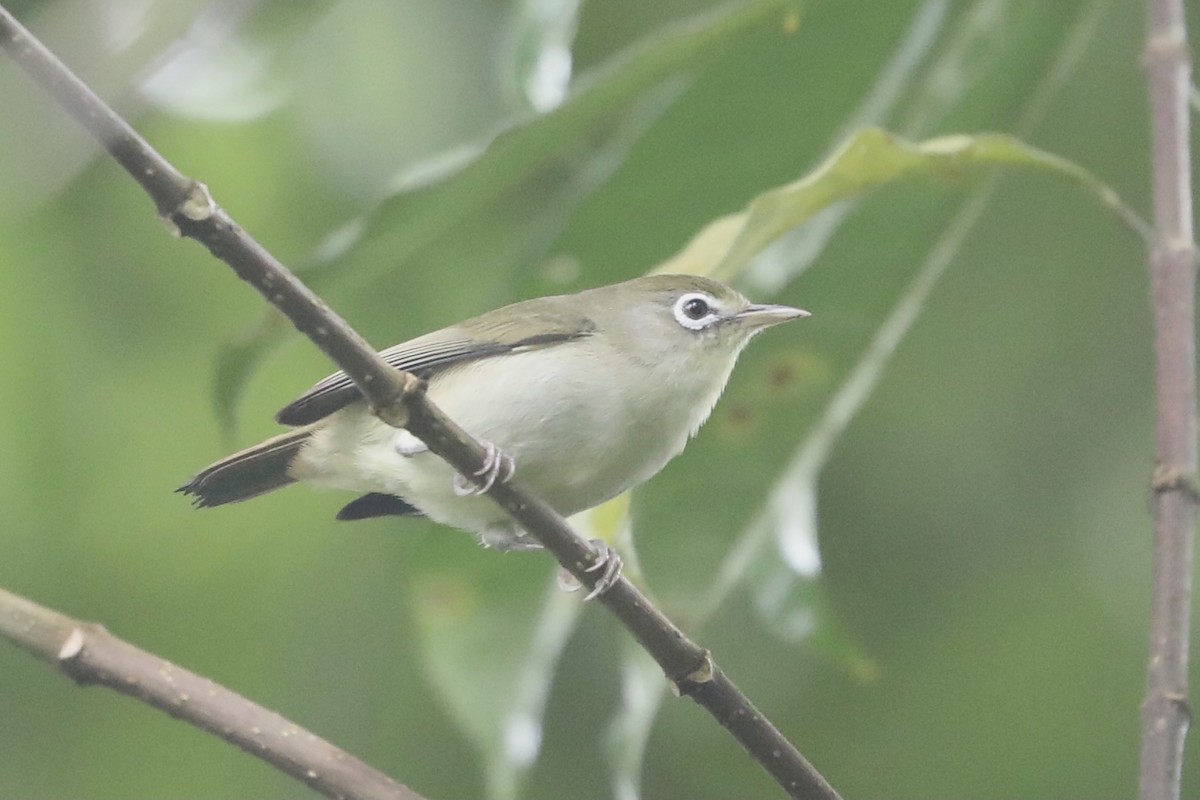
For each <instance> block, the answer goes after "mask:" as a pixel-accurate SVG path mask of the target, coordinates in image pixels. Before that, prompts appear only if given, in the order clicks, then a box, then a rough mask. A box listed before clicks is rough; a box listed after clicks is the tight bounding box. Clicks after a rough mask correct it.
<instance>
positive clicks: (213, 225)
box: [0, 6, 838, 800]
mask: <svg viewBox="0 0 1200 800" xmlns="http://www.w3.org/2000/svg"><path fill="white" fill-rule="evenodd" d="M0 47H3V48H4V49H6V50H7V51H8V52H9V54H10V55H11V56H12V58H13V59H14V60H16V61H17V62H18V63H19V64H20V66H21V67H22V68H23V69H24V70H25V71H26V72H27V73H28V74H29V75H30V76H31V77H32V78H33V79H34V80H35V81H37V82H38V83H40V84H41V85H42V86H43V88H45V90H46V91H47V92H48V93H50V94H51V95H52V96H53V97H54V98H55V99H57V100H58V102H59V103H60V104H61V105H62V106H63V107H64V108H65V109H66V110H67V111H68V112H70V113H71V115H72V116H74V117H75V119H76V121H77V122H78V123H79V124H80V125H82V126H83V127H84V128H85V129H86V130H87V131H88V132H89V133H91V134H92V136H93V137H94V138H96V139H97V141H99V142H100V143H101V144H102V145H103V146H104V147H105V148H106V149H107V150H108V151H109V153H110V154H111V155H112V156H113V158H115V159H116V160H117V161H118V162H119V163H120V164H121V166H123V167H124V168H125V170H126V171H127V172H129V173H130V175H131V176H132V177H133V178H134V179H135V180H137V181H138V183H140V184H141V185H142V187H143V188H144V189H145V190H146V192H147V194H149V195H150V196H151V198H152V199H153V200H154V202H155V205H156V206H157V208H158V213H159V216H160V217H162V218H163V219H164V220H167V221H168V222H169V223H170V225H171V226H172V227H173V228H174V229H176V230H178V232H179V233H180V234H181V235H183V236H187V237H189V238H192V239H195V240H196V241H198V242H200V243H201V244H203V245H204V246H205V247H207V248H208V249H209V251H210V252H212V254H213V255H214V256H216V257H217V258H219V259H221V260H222V261H224V262H225V263H227V264H228V265H229V266H230V267H232V268H233V270H234V271H235V272H236V273H237V274H238V276H239V277H241V278H242V279H243V280H245V281H247V282H248V283H250V284H251V285H252V286H253V287H254V288H255V289H256V290H258V292H259V293H260V294H262V295H263V297H264V298H266V299H267V300H268V301H269V302H270V303H272V304H273V305H274V306H275V307H277V308H278V309H279V310H280V311H282V312H283V313H284V314H285V315H286V316H287V317H288V318H289V319H290V320H291V321H292V323H293V324H294V325H295V326H296V328H297V329H299V330H300V331H301V332H302V333H304V334H305V335H307V336H308V337H309V339H311V340H312V341H313V343H314V344H316V345H317V346H318V347H320V348H321V350H323V351H324V352H325V354H326V355H328V356H329V357H330V359H332V360H333V362H334V363H335V364H337V366H338V367H340V368H341V369H342V370H343V371H345V372H346V374H347V375H348V376H349V377H350V378H351V379H352V380H353V381H354V383H355V385H356V386H357V387H358V388H359V390H360V391H361V392H362V394H363V396H364V397H365V398H366V399H367V401H368V402H369V403H370V405H371V407H372V408H373V409H374V411H375V413H376V414H377V415H378V416H379V417H380V419H382V420H383V421H384V422H387V423H388V424H390V425H394V426H397V427H400V426H403V427H406V428H407V429H408V430H409V431H411V432H412V433H413V434H414V435H415V436H417V438H419V439H421V440H422V441H423V442H425V444H426V445H428V446H429V449H430V450H431V451H433V452H434V453H435V454H437V455H438V456H440V457H441V458H443V459H445V460H446V461H447V462H448V463H449V464H450V465H451V466H452V467H454V469H455V470H457V471H458V472H459V473H460V474H463V475H471V474H478V473H479V472H480V470H481V467H482V466H483V464H484V458H485V453H484V449H483V447H482V446H481V445H480V444H479V442H477V441H475V440H474V439H473V438H472V437H471V436H469V435H468V434H467V433H466V432H465V431H463V430H462V428H460V427H458V426H457V425H455V424H454V423H453V422H452V421H451V420H449V419H448V418H447V417H446V416H445V415H444V414H443V413H442V412H441V411H440V410H438V409H437V408H436V407H435V406H434V405H433V404H432V403H430V402H429V400H428V398H427V397H426V395H425V392H424V384H423V382H421V381H420V380H418V379H417V378H416V377H414V376H412V375H409V374H407V373H400V372H397V371H395V370H394V369H392V368H391V367H390V366H389V365H388V364H387V363H386V362H384V361H383V360H382V359H381V358H380V357H379V356H378V355H377V354H376V353H375V352H374V351H373V350H372V348H371V347H370V346H369V345H368V344H367V343H366V342H365V341H364V340H363V339H362V338H361V337H360V336H359V335H358V334H357V333H355V332H354V331H353V330H352V329H351V328H350V326H349V325H347V324H346V322H345V321H344V320H342V319H341V318H340V317H338V316H337V315H336V314H335V313H334V312H333V311H332V310H330V309H329V308H328V307H327V306H326V305H325V303H324V302H323V301H322V300H321V299H320V298H319V297H317V296H316V295H315V294H313V293H312V292H311V291H310V290H309V289H308V288H307V287H305V286H304V285H303V284H302V283H301V282H300V281H299V280H298V279H297V278H296V277H295V276H294V275H292V274H291V273H290V272H289V271H288V270H287V269H286V268H285V267H284V266H283V265H282V264H280V263H279V262H278V261H276V260H275V259H274V257H272V256H271V255H270V253H268V252H267V251H266V250H265V249H264V248H263V247H262V246H261V245H259V244H258V243H257V242H255V241H254V240H253V239H251V238H250V237H249V236H248V235H246V234H245V233H244V232H243V231H242V230H241V229H240V228H239V227H238V226H237V225H236V224H235V223H234V221H233V220H232V219H231V218H230V217H229V216H228V214H226V212H225V211H224V210H222V209H221V208H219V207H218V206H217V204H216V203H215V202H214V201H213V199H212V197H211V196H210V195H209V193H208V190H207V188H206V187H205V186H204V185H203V184H201V183H199V182H197V181H194V180H192V179H190V178H187V177H185V176H184V175H182V174H181V173H179V172H178V171H177V170H175V169H174V167H172V166H171V165H170V164H169V163H168V162H167V161H166V160H165V159H164V158H163V157H162V156H160V155H159V154H158V153H156V152H155V151H154V150H153V148H151V147H150V145H149V144H148V143H146V142H145V141H144V140H143V139H141V138H140V137H139V136H138V135H137V133H136V132H135V131H134V130H133V129H132V128H131V127H130V126H129V125H128V124H127V123H126V122H125V121H124V120H122V119H121V118H120V117H118V116H117V115H116V114H115V113H114V112H113V111H112V110H111V109H110V108H108V107H107V106H106V105H105V104H104V103H103V101H101V100H100V99H99V98H98V97H96V96H95V95H94V94H93V93H92V92H91V91H90V90H89V89H88V88H87V87H86V86H85V85H84V84H83V83H82V82H81V81H80V80H79V79H78V78H77V77H75V75H73V74H72V73H71V72H70V70H68V69H67V68H66V66H64V65H63V64H62V63H61V62H59V61H58V59H57V58H55V57H54V55H53V54H52V53H50V51H49V50H47V49H46V48H45V47H44V46H43V45H42V44H41V43H40V42H38V41H37V40H36V39H34V38H33V36H32V35H31V34H30V33H29V32H28V31H26V30H25V29H24V28H23V27H21V25H20V23H18V22H17V21H16V20H15V19H14V18H13V17H12V16H11V15H10V14H9V13H8V12H7V11H6V10H5V9H4V8H3V7H2V6H0ZM488 494H489V496H490V497H491V498H492V499H493V500H494V501H495V502H496V503H498V504H499V505H500V506H501V507H502V508H504V509H505V510H506V511H507V512H508V513H509V514H510V515H511V516H512V517H513V519H515V520H516V521H517V522H518V523H519V524H520V526H521V527H522V528H523V529H524V530H525V531H527V532H528V533H529V534H530V535H531V536H533V537H534V538H536V539H537V540H538V541H539V542H541V543H542V544H543V545H544V546H545V547H546V549H547V550H549V551H550V552H551V553H552V554H553V555H554V557H555V558H557V559H558V561H559V563H561V564H562V565H563V567H565V568H566V569H567V570H568V571H569V572H571V573H572V574H573V575H574V576H575V577H576V578H577V579H578V580H579V581H580V582H581V583H583V584H584V585H586V586H589V587H594V585H595V583H596V581H597V579H598V577H599V574H600V571H599V570H598V571H596V572H588V571H587V570H588V567H590V566H591V565H592V564H593V562H594V561H595V560H596V558H597V555H596V553H594V552H593V551H592V548H591V545H590V544H588V542H587V541H585V540H584V539H583V538H582V537H580V536H579V535H578V534H576V533H575V532H574V531H573V530H571V528H570V526H569V525H567V523H566V521H565V520H564V519H563V518H562V516H561V515H560V514H558V513H557V512H556V511H555V510H554V509H553V508H551V507H550V506H549V505H548V504H547V503H546V502H544V501H543V500H541V499H539V498H537V497H535V496H533V495H532V494H530V493H529V492H528V491H526V490H524V489H523V488H521V486H520V485H519V481H518V482H509V483H499V482H497V483H496V484H495V485H494V486H493V487H492V488H491V489H490V491H489V492H488ZM599 599H600V602H601V603H603V604H604V605H605V606H606V607H607V608H608V609H609V610H610V611H612V612H613V613H614V614H615V615H616V616H617V617H618V618H619V619H620V620H621V621H622V622H623V623H624V624H625V626H626V627H627V628H628V629H629V631H630V632H631V633H632V634H633V635H634V637H635V638H637V640H638V642H639V643H641V645H642V646H643V647H644V648H645V649H646V650H647V652H649V653H650V655H651V656H652V657H653V658H654V660H655V661H657V662H658V664H659V666H661V667H662V669H663V671H664V672H665V673H666V676H667V678H668V679H669V680H670V681H672V682H673V683H674V685H675V687H676V688H677V689H678V690H679V692H680V693H681V694H684V695H688V696H690V697H692V698H693V699H694V700H695V701H696V702H698V703H699V704H700V705H701V706H703V707H704V708H706V709H707V710H708V711H709V712H710V713H711V714H712V715H713V716H714V717H715V718H716V719H717V720H718V721H719V722H720V723H721V724H722V725H723V726H724V727H725V728H726V729H727V730H729V731H730V733H732V734H733V736H734V738H736V739H737V741H738V742H739V743H741V745H742V746H743V747H744V748H745V749H746V750H747V752H749V753H750V755H751V756H753V757H754V758H755V759H756V760H757V761H758V762H759V763H760V764H761V765H762V766H763V767H764V768H765V769H766V770H767V771H768V772H769V773H770V774H771V775H772V777H774V778H775V780H776V781H777V782H778V783H779V785H780V786H781V787H782V788H783V789H784V791H786V792H787V793H788V794H789V795H790V796H791V797H793V798H804V799H805V800H836V798H837V797H838V795H837V793H836V792H835V791H834V790H833V788H832V787H831V786H830V785H829V784H828V783H827V782H826V781H825V779H824V778H823V777H822V776H821V775H820V773H818V772H817V771H816V770H815V769H814V768H813V767H812V765H810V764H809V763H808V761H807V760H806V759H805V758H804V757H803V756H802V755H801V754H800V752H799V751H798V750H797V749H796V748H795V746H793V745H792V744H791V743H790V742H789V741H788V740H787V739H785V738H784V737H783V735H782V734H780V732H779V731H778V730H777V729H776V728H775V726H774V725H772V724H771V722H770V721H769V720H768V719H767V718H766V717H764V716H763V715H762V714H761V713H760V712H759V711H758V710H757V709H756V708H755V707H754V706H753V705H752V704H751V702H750V700H749V699H748V698H746V696H745V695H744V694H743V693H742V692H741V691H740V690H739V689H738V688H737V687H736V686H735V685H734V684H733V683H732V682H731V681H730V680H729V679H728V678H727V677H726V676H725V675H724V674H723V673H722V672H721V670H720V669H719V668H718V667H717V665H716V664H715V663H714V661H713V659H712V656H711V654H710V653H709V652H708V651H707V650H705V649H703V648H701V647H700V646H699V645H698V644H696V643H695V642H693V641H691V640H689V639H688V638H687V637H686V636H684V634H683V632H682V631H681V630H680V629H679V628H677V627H676V626H675V625H674V624H673V623H672V622H671V621H670V620H669V619H667V618H666V616H664V615H663V614H662V612H660V611H658V610H657V609H656V608H655V607H654V606H653V605H651V603H650V601H649V600H648V599H647V598H646V597H645V595H643V594H642V593H641V592H640V591H639V590H638V589H637V588H635V587H634V586H633V585H632V584H631V583H629V581H627V580H625V579H624V578H621V579H620V580H619V581H618V582H617V583H616V584H615V585H614V586H613V587H612V588H611V589H609V590H608V591H606V592H604V593H603V594H601V595H600V596H599Z"/></svg>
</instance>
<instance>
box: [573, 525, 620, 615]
mask: <svg viewBox="0 0 1200 800" xmlns="http://www.w3.org/2000/svg"><path fill="white" fill-rule="evenodd" d="M588 543H589V544H591V546H592V549H593V550H594V551H595V553H596V560H595V561H594V562H592V565H591V566H590V567H587V568H586V569H584V572H599V573H600V577H599V579H598V580H597V581H596V583H595V584H594V585H593V586H592V590H591V591H590V592H588V593H587V596H586V597H584V598H583V602H585V603H586V602H587V601H588V600H592V599H594V598H596V597H599V596H600V595H602V594H604V593H605V592H607V591H608V590H609V589H611V588H612V587H613V586H615V585H616V583H617V580H618V579H619V578H620V577H621V568H622V567H623V566H624V562H622V561H621V554H620V553H618V552H617V551H616V550H614V549H613V548H612V547H611V546H610V545H609V544H608V543H607V542H605V541H604V540H602V539H589V540H588ZM558 585H559V586H561V587H562V588H563V590H564V591H568V592H577V591H579V589H580V588H582V584H580V582H579V579H578V578H576V577H575V576H574V575H572V574H571V573H570V572H567V570H566V569H565V568H564V569H560V570H559V573H558Z"/></svg>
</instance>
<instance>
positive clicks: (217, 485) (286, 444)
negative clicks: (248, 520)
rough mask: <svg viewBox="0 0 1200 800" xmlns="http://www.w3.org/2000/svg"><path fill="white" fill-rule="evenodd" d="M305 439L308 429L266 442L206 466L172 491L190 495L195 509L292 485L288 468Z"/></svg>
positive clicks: (285, 434) (237, 500) (238, 499)
mask: <svg viewBox="0 0 1200 800" xmlns="http://www.w3.org/2000/svg"><path fill="white" fill-rule="evenodd" d="M308 436H309V433H308V431H307V430H298V431H290V432H288V433H284V434H281V435H279V436H276V437H274V438H272V439H267V440H266V441H265V442H262V443H260V444H256V445H255V446H254V447H249V448H247V449H245V450H242V451H241V452H238V453H234V454H233V455H230V456H226V457H225V458H223V459H221V460H220V461H218V462H217V463H215V464H213V465H212V466H209V467H205V468H204V469H202V470H201V471H200V472H199V473H197V474H196V476H195V477H193V478H192V479H191V480H190V481H188V482H187V483H185V484H184V485H183V486H180V487H179V488H178V489H176V490H175V491H177V492H182V493H183V494H186V495H191V496H192V498H193V500H192V504H193V505H195V506H196V507H197V508H208V507H209V506H221V505H225V504H226V503H237V502H239V501H241V500H249V499H250V498H251V497H258V496H259V495H260V494H266V493H267V492H271V491H274V490H275V489H279V488H281V487H283V486H287V485H288V484H289V483H294V482H295V478H292V477H290V476H289V475H288V468H289V467H290V466H291V465H292V459H293V458H295V457H296V453H298V452H299V451H300V448H301V447H303V446H304V443H305V441H307V440H308Z"/></svg>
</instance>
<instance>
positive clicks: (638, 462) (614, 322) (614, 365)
mask: <svg viewBox="0 0 1200 800" xmlns="http://www.w3.org/2000/svg"><path fill="white" fill-rule="evenodd" d="M807 316H809V314H808V312H807V311H803V310H801V309H798V308H792V307H790V306H782V305H761V304H755V303H751V302H750V301H749V300H748V299H746V297H744V296H743V295H742V294H740V293H739V292H737V291H735V290H734V289H732V288H730V287H729V286H726V285H725V284H723V283H720V282H718V281H715V280H712V279H710V278H706V277H702V276H697V275H682V274H681V275H665V274H653V275H646V276H642V277H638V278H634V279H632V280H627V281H624V282H621V283H616V284H611V285H607V286H600V287H597V288H592V289H585V290H583V291H580V292H576V293H574V294H563V295H557V296H550V297H539V298H534V299H530V300H525V301H522V302H518V303H514V304H512V305H508V306H504V307H503V308H499V309H496V310H494V311H489V312H487V313H485V314H482V315H480V316H477V317H474V318H472V319H469V320H466V321H465V322H460V323H458V324H456V325H451V326H449V327H446V328H442V329H441V330H437V331H433V332H432V333H428V334H425V335H423V336H419V337H417V338H415V339H411V340H409V341H407V342H403V343H401V344H398V345H395V346H394V347H390V348H388V349H386V350H383V351H381V352H380V356H381V357H382V358H383V359H384V360H385V361H386V362H387V363H388V364H390V365H391V366H393V367H395V368H396V369H398V370H405V371H408V372H410V373H413V374H414V375H416V376H417V377H419V378H421V379H423V380H424V381H426V382H427V394H428V398H429V400H430V401H432V402H433V403H434V404H435V405H436V406H437V407H439V408H440V409H441V410H442V411H443V412H445V413H446V414H447V415H448V416H449V417H450V418H451V419H453V420H454V421H455V422H457V423H458V424H459V425H460V426H461V427H462V428H463V429H465V430H466V431H467V432H468V433H470V434H471V435H473V436H474V437H476V438H477V439H479V440H480V441H481V442H483V443H484V445H485V448H486V450H487V454H488V458H487V462H486V464H485V470H484V471H483V472H481V473H480V474H479V475H476V476H472V478H466V477H464V476H462V475H458V474H457V473H456V472H455V471H454V469H453V468H452V467H451V466H450V465H449V464H447V463H446V462H444V461H443V460H441V459H440V458H439V457H438V456H436V455H434V454H433V453H431V452H429V449H428V448H427V447H426V446H425V444H424V443H423V442H422V441H421V440H420V439H418V438H417V437H415V436H414V435H413V434H411V433H409V432H408V431H406V430H404V429H401V428H393V427H391V426H389V425H387V424H386V423H384V422H383V421H381V420H380V419H378V418H377V417H376V416H375V415H374V414H373V413H372V411H371V409H370V407H369V406H368V404H367V402H366V400H364V398H363V397H362V395H361V393H360V392H359V390H358V388H357V387H356V386H355V385H354V383H353V382H352V381H351V380H350V378H349V377H348V376H347V375H346V374H345V373H344V372H336V373H334V374H332V375H330V376H328V377H327V378H325V379H324V380H322V381H320V382H319V383H317V384H315V385H314V386H312V387H311V388H310V389H309V390H308V391H306V392H305V393H304V394H302V395H301V396H300V397H299V398H297V399H296V400H294V401H292V402H291V403H289V404H288V405H286V406H285V407H284V408H283V409H282V410H280V411H279V413H278V414H276V417H275V419H276V421H277V422H279V423H280V424H282V425H286V426H289V427H290V428H291V430H289V431H287V432H285V433H282V434H280V435H277V436H274V437H272V438H269V439H267V440H265V441H263V442H261V443H259V444H256V445H254V446H252V447H249V448H247V449H245V450H241V451H239V452H236V453H233V454H232V455H229V456H226V457H225V458H222V459H221V460H219V461H217V462H215V463H214V464H212V465H210V466H208V467H206V468H204V469H202V470H200V472H198V473H196V475H195V476H193V477H192V478H191V480H189V481H188V482H187V483H185V484H184V485H183V486H181V487H179V489H177V491H178V492H181V493H183V494H184V495H187V496H190V497H191V498H192V500H193V504H194V505H195V506H197V507H200V508H208V507H213V506H221V505H225V504H228V503H237V502H241V501H243V500H249V499H251V498H253V497H258V496H260V495H263V494H266V493H268V492H272V491H275V490H277V489H280V488H283V487H285V486H288V485H290V484H292V483H297V482H299V483H307V484H312V485H315V486H319V487H327V488H332V489H341V490H347V491H351V492H356V493H359V497H358V498H357V499H355V500H352V501H351V502H349V503H347V504H346V505H345V506H343V507H342V509H341V510H340V511H339V512H338V514H337V519H339V520H361V519H369V518H376V517H386V516H400V517H415V516H425V517H428V518H430V519H432V520H434V521H436V522H439V523H441V524H443V525H446V526H449V527H452V528H458V529H462V530H465V531H469V532H472V533H474V534H475V535H476V537H477V538H478V540H479V542H480V543H481V544H482V545H483V546H485V547H489V548H494V549H498V550H529V549H536V548H538V547H540V545H539V544H538V542H537V541H536V540H535V539H534V538H533V537H531V536H529V535H528V534H527V533H526V532H525V531H524V530H523V529H521V528H520V526H519V525H517V524H516V523H515V522H514V521H513V520H512V519H511V518H510V517H509V516H508V514H507V513H506V512H505V511H503V510H502V509H501V508H500V507H499V506H497V505H496V504H495V503H493V502H492V501H490V500H489V499H487V498H486V497H483V496H481V495H482V494H483V493H485V492H486V490H487V489H489V488H490V486H491V485H492V483H493V482H494V481H497V480H501V481H503V480H509V479H511V477H512V476H513V475H514V474H515V475H519V476H520V482H521V483H522V484H523V485H524V486H525V487H526V488H528V489H529V490H530V491H532V492H534V493H535V494H537V495H538V496H539V497H541V498H542V499H544V500H545V501H546V502H548V503H549V504H550V505H551V506H552V507H553V508H554V509H555V510H556V511H558V512H559V513H560V514H562V515H563V516H571V515H573V514H576V513H578V512H581V511H584V510H586V509H589V508H593V507H595V506H597V505H600V504H601V503H603V502H605V501H607V500H609V499H611V498H613V497H615V496H617V495H619V494H621V493H623V492H625V491H628V490H629V489H632V488H633V487H635V486H638V485H639V484H641V483H643V482H645V481H646V480H648V479H649V478H651V477H652V476H654V475H655V474H656V473H658V472H659V471H660V470H661V469H662V468H663V467H664V466H665V465H666V464H667V462H669V461H670V460H671V459H673V458H675V456H677V455H679V454H680V453H681V452H682V451H683V449H684V446H685V445H686V444H687V442H688V440H689V439H691V437H692V436H694V435H695V434H696V432H697V431H698V430H699V428H700V426H701V425H703V424H704V422H705V420H707V419H708V417H709V415H710V413H711V412H712V409H713V407H714V406H715V404H716V402H717V399H718V398H719V397H720V395H721V393H722V391H723V390H724V388H725V385H726V383H727V382H728V380H729V376H730V373H731V372H732V370H733V367H734V364H735V363H736V361H737V358H738V355H739V354H740V353H741V352H742V350H743V348H744V347H745V346H746V345H747V344H748V343H749V342H750V340H751V339H752V338H753V337H754V336H755V335H756V334H758V333H759V332H761V331H763V330H764V329H766V328H768V327H771V326H773V325H776V324H778V323H781V322H786V321H789V320H794V319H798V318H801V317H807ZM600 550H601V555H602V556H603V555H604V546H602V545H601V546H600ZM597 564H599V562H597ZM619 570H620V565H619V559H618V560H617V562H616V567H615V572H619ZM610 571H613V567H612V565H609V566H607V567H605V574H606V576H607V575H608V573H609V572H610ZM611 579H612V580H615V574H614V575H612V576H611ZM594 591H595V590H593V592H594Z"/></svg>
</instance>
